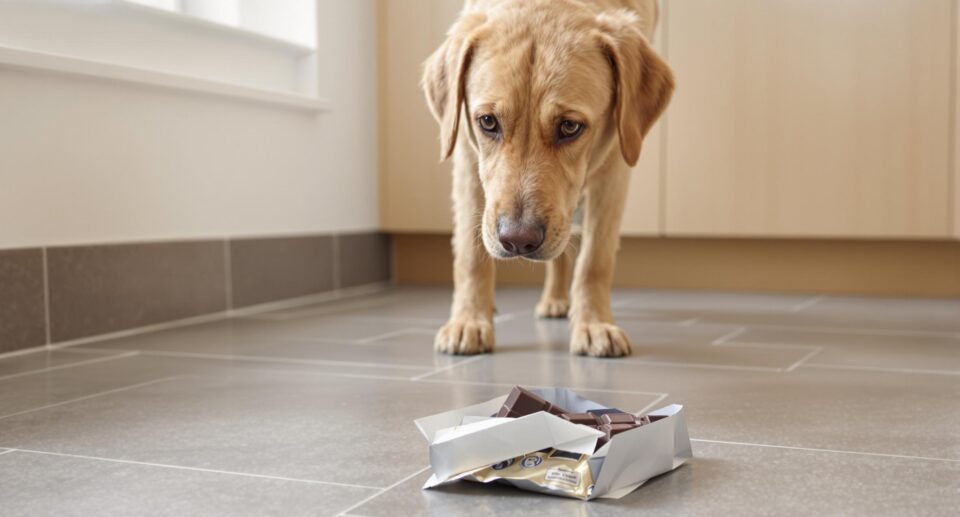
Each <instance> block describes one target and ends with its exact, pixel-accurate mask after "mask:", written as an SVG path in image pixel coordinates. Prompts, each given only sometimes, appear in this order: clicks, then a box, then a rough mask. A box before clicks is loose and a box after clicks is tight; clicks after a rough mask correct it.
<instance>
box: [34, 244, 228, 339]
mask: <svg viewBox="0 0 960 517" xmlns="http://www.w3.org/2000/svg"><path fill="white" fill-rule="evenodd" d="M47 263H48V268H49V280H48V281H49V284H50V324H51V339H52V340H53V341H54V342H57V341H65V340H70V339H76V338H81V337H85V336H92V335H97V334H103V333H107V332H113V331H117V330H123V329H129V328H134V327H140V326H143V325H150V324H154V323H160V322H165V321H172V320H177V319H182V318H188V317H191V316H199V315H202V314H209V313H214V312H218V311H223V310H225V309H226V308H227V307H226V278H225V275H226V273H225V271H224V267H225V266H224V244H223V242H222V241H191V242H165V243H150V244H123V245H103V246H71V247H62V248H50V249H48V250H47Z"/></svg>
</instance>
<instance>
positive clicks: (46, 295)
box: [41, 246, 53, 347]
mask: <svg viewBox="0 0 960 517" xmlns="http://www.w3.org/2000/svg"><path fill="white" fill-rule="evenodd" d="M41 249H42V250H43V252H42V253H43V318H44V331H45V332H46V337H47V343H46V344H47V346H48V347H49V346H50V345H52V344H53V340H52V339H51V336H52V334H53V331H52V330H51V329H50V319H51V318H50V261H49V259H48V258H47V247H46V246H44V247H43V248H41Z"/></svg>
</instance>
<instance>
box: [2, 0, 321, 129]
mask: <svg viewBox="0 0 960 517" xmlns="http://www.w3.org/2000/svg"><path fill="white" fill-rule="evenodd" d="M71 1H73V2H74V3H75V4H76V5H77V6H78V8H83V9H92V10H93V12H94V13H97V14H102V15H107V16H109V17H110V20H111V21H112V20H117V22H116V23H121V24H122V23H124V20H129V21H130V22H131V23H139V24H145V23H146V24H149V26H150V28H151V30H152V31H153V32H159V33H163V31H169V32H170V37H174V38H175V37H177V35H178V34H182V35H184V36H191V37H192V36H196V37H194V38H192V40H191V41H190V42H185V44H188V46H187V48H186V49H185V52H195V53H197V54H195V55H199V56H202V55H204V54H203V53H204V52H205V51H206V50H208V49H206V48H204V47H203V41H208V40H209V41H212V42H215V43H216V46H217V48H218V49H221V50H222V49H224V48H226V49H228V50H229V49H230V48H231V46H232V45H236V47H237V48H238V49H240V48H243V49H253V50H254V51H256V52H257V54H258V56H260V57H261V58H262V59H263V60H267V61H269V59H271V56H274V55H275V56H277V60H278V63H279V61H283V66H282V67H281V66H280V65H279V64H278V65H277V66H276V67H274V68H276V69H286V70H288V71H289V70H293V72H291V73H290V78H289V79H284V80H285V81H286V83H284V85H283V87H272V86H271V87H264V86H262V85H258V84H254V83H253V82H247V81H242V80H233V79H231V78H221V77H215V76H213V77H212V76H202V75H201V74H193V73H188V72H187V73H185V72H183V71H179V70H175V69H171V67H170V66H163V65H162V64H155V63H152V62H149V60H147V61H145V62H142V63H141V62H136V63H134V62H131V61H130V60H127V61H126V62H122V60H120V61H118V60H112V59H110V58H109V57H103V56H100V55H97V53H96V52H90V53H87V54H85V53H84V52H82V51H78V52H73V51H72V49H67V50H66V51H61V50H60V49H55V50H50V49H46V48H36V46H34V47H33V48H31V45H23V46H21V45H15V44H9V43H7V42H5V41H0V67H3V66H9V67H19V68H29V69H41V70H46V71H52V72H58V73H65V74H70V75H79V76H86V77H95V78H101V79H107V80H116V81H121V82H127V83H136V84H143V85H149V86H153V87H160V88H168V89H175V90H181V91H187V92H195V93H201V94H208V95H220V96H225V97H231V98H235V99H243V100H249V101H253V102H259V103H267V104H272V105H276V106H281V107H286V108H295V109H300V110H306V111H313V112H320V111H327V110H329V107H330V103H329V101H327V100H325V99H324V98H322V97H321V96H320V95H319V92H317V81H316V70H317V62H316V61H317V57H318V53H317V49H316V48H314V47H311V46H307V45H302V44H298V43H295V42H292V41H288V40H285V39H280V38H275V37H272V36H269V35H265V34H262V33H259V32H255V31H252V30H248V29H244V28H240V27H235V26H229V25H222V24H219V23H215V22H212V21H207V20H204V19H200V18H197V17H194V16H190V15H187V14H183V13H180V12H175V11H168V10H163V9H158V8H154V7H149V6H145V5H142V4H138V3H136V2H132V1H128V0H71ZM64 3H65V2H63V1H60V4H61V5H60V6H59V7H60V8H63V5H62V4H64ZM2 4H3V1H2V0H0V7H3V5H2ZM183 39H184V40H187V39H190V38H183ZM189 45H193V46H195V47H197V48H193V47H191V46H189ZM81 50H82V49H81ZM169 64H170V63H169V62H168V63H167V65H169ZM267 65H268V66H267V68H268V69H270V66H269V65H270V63H267ZM284 67H285V68H284ZM238 68H240V67H238ZM294 76H295V77H294Z"/></svg>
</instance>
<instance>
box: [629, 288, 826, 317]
mask: <svg viewBox="0 0 960 517" xmlns="http://www.w3.org/2000/svg"><path fill="white" fill-rule="evenodd" d="M811 298H812V297H811V296H808V295H790V294H764V293H729V292H704V291H643V292H640V293H637V294H636V295H634V296H633V297H632V298H631V299H630V300H629V301H627V302H625V303H623V304H622V306H623V307H625V308H632V309H643V310H646V311H652V312H663V313H683V314H685V315H689V316H690V317H695V316H697V315H698V314H708V313H712V312H714V311H716V310H718V309H721V308H722V309H723V310H725V311H728V312H730V313H735V314H736V313H743V314H755V313H760V314H783V313H791V312H793V311H795V310H796V309H798V308H802V307H804V306H805V305H806V304H807V303H809V301H810V300H811Z"/></svg>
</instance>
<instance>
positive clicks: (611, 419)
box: [600, 413, 637, 424]
mask: <svg viewBox="0 0 960 517" xmlns="http://www.w3.org/2000/svg"><path fill="white" fill-rule="evenodd" d="M600 423H601V424H636V423H637V417H635V416H633V415H631V414H630V413H604V414H602V415H600Z"/></svg>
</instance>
